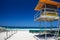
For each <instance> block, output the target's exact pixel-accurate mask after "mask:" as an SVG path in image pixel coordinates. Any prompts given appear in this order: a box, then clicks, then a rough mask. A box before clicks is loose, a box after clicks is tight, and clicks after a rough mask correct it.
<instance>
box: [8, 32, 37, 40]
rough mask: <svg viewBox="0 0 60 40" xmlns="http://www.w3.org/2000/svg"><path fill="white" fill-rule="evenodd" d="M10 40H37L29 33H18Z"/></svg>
mask: <svg viewBox="0 0 60 40" xmlns="http://www.w3.org/2000/svg"><path fill="white" fill-rule="evenodd" d="M8 40H36V39H35V38H34V37H33V35H32V34H31V33H29V32H28V31H18V32H17V33H16V34H14V35H13V36H12V37H11V38H9V39H8Z"/></svg>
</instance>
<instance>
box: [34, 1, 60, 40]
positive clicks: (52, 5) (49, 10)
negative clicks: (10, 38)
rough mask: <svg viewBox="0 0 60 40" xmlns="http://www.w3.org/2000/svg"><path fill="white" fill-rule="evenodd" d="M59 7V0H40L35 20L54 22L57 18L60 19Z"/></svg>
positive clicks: (36, 8)
mask: <svg viewBox="0 0 60 40" xmlns="http://www.w3.org/2000/svg"><path fill="white" fill-rule="evenodd" d="M59 8H60V3H59V2H56V1H53V0H39V2H38V4H37V6H36V7H35V9H34V10H35V11H37V13H36V14H35V15H34V21H38V22H40V21H44V22H53V21H55V20H58V21H59V19H60V18H59V13H58V11H59V10H58V9H59ZM58 24H59V23H58ZM45 27H46V25H45ZM45 38H46V35H45ZM45 40H46V39H45Z"/></svg>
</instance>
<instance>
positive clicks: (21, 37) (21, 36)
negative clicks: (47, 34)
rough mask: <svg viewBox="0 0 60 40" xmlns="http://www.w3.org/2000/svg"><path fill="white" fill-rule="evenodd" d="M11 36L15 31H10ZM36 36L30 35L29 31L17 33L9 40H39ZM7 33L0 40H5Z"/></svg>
mask: <svg viewBox="0 0 60 40" xmlns="http://www.w3.org/2000/svg"><path fill="white" fill-rule="evenodd" d="M8 33H9V34H8V35H7V36H8V37H9V36H10V35H11V34H13V33H14V32H13V31H9V32H8ZM34 35H35V34H32V33H29V31H28V30H21V31H17V32H16V33H15V34H14V35H12V36H11V37H10V38H8V39H7V40H37V38H36V37H34ZM7 36H6V32H2V33H0V40H5V38H6V37H7ZM38 40H44V39H43V38H40V39H38ZM47 40H55V39H54V38H47Z"/></svg>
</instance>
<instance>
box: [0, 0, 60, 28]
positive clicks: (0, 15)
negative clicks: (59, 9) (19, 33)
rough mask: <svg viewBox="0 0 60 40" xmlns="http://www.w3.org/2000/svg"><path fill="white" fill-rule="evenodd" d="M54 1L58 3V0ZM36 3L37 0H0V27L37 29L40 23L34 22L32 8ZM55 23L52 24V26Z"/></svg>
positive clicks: (59, 0)
mask: <svg viewBox="0 0 60 40" xmlns="http://www.w3.org/2000/svg"><path fill="white" fill-rule="evenodd" d="M55 1H58V2H60V0H55ZM37 2H38V0H1V1H0V26H34V27H38V26H39V24H40V23H39V22H35V21H34V14H35V13H36V12H35V11H34V8H35V6H36V5H37ZM56 23H57V22H54V24H56ZM42 24H43V23H42ZM48 25H49V24H48Z"/></svg>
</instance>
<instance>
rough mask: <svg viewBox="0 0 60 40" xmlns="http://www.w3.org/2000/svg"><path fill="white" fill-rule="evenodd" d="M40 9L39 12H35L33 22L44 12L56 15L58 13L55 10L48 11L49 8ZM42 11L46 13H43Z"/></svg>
mask: <svg viewBox="0 0 60 40" xmlns="http://www.w3.org/2000/svg"><path fill="white" fill-rule="evenodd" d="M42 9H43V11H42ZM42 9H41V10H39V11H37V13H36V14H35V15H34V20H35V19H37V18H39V17H40V14H42V13H44V12H50V13H56V12H57V13H58V12H60V10H57V9H50V8H42ZM44 9H45V10H46V11H44ZM51 10H52V11H51ZM58 15H59V13H58Z"/></svg>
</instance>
